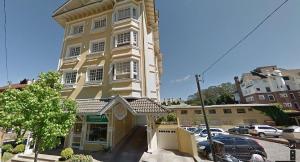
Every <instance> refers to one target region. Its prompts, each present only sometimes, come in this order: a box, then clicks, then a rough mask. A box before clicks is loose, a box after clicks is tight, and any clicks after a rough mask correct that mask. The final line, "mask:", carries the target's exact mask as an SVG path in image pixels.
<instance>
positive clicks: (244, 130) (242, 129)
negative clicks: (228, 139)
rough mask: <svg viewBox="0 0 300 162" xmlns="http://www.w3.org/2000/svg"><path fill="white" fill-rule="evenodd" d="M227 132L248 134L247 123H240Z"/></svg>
mask: <svg viewBox="0 0 300 162" xmlns="http://www.w3.org/2000/svg"><path fill="white" fill-rule="evenodd" d="M228 133H230V134H249V126H247V125H240V126H236V127H234V128H230V129H228Z"/></svg>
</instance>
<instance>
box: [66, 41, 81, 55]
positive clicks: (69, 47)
mask: <svg viewBox="0 0 300 162" xmlns="http://www.w3.org/2000/svg"><path fill="white" fill-rule="evenodd" d="M76 47H80V52H79V55H77V56H70V49H71V48H76ZM81 52H82V43H77V44H72V45H69V46H67V50H66V53H65V58H75V57H80V55H81Z"/></svg>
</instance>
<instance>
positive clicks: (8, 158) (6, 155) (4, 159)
mask: <svg viewBox="0 0 300 162" xmlns="http://www.w3.org/2000/svg"><path fill="white" fill-rule="evenodd" d="M12 157H14V154H12V153H9V152H5V153H4V154H3V157H2V160H3V162H7V161H9V160H10V159H11V158H12Z"/></svg>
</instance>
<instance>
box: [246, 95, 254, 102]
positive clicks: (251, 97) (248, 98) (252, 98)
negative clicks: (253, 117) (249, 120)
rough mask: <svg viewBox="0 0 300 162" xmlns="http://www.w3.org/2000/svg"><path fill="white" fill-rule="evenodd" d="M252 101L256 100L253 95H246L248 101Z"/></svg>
mask: <svg viewBox="0 0 300 162" xmlns="http://www.w3.org/2000/svg"><path fill="white" fill-rule="evenodd" d="M252 101H254V97H253V96H249V97H246V102H252Z"/></svg>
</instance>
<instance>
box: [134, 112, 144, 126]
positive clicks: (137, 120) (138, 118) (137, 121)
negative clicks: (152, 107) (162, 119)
mask: <svg viewBox="0 0 300 162" xmlns="http://www.w3.org/2000/svg"><path fill="white" fill-rule="evenodd" d="M135 124H136V125H137V126H145V125H147V118H146V115H141V116H135Z"/></svg>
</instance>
